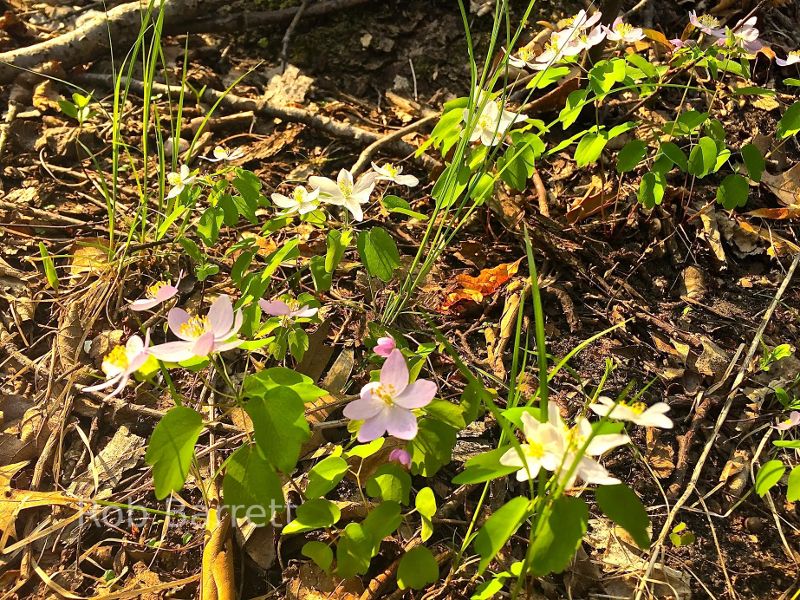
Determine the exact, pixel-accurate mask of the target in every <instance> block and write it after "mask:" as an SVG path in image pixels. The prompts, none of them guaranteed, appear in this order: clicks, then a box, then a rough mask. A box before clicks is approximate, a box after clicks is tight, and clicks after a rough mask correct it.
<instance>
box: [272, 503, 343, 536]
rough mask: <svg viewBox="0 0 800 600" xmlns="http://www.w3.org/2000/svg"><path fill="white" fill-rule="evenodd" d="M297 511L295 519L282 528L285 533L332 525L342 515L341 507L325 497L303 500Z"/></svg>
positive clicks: (301, 531)
mask: <svg viewBox="0 0 800 600" xmlns="http://www.w3.org/2000/svg"><path fill="white" fill-rule="evenodd" d="M296 511H297V514H296V516H295V518H294V520H293V521H291V522H289V523H287V525H286V527H284V528H283V529H282V530H281V533H283V534H284V535H289V534H291V533H303V532H304V531H311V530H312V529H322V528H324V527H330V526H332V525H335V524H336V523H337V522H338V521H339V519H340V518H341V517H342V511H341V509H340V508H339V507H338V506H336V504H334V503H333V502H331V501H330V500H326V499H325V498H316V499H314V500H308V501H307V502H303V503H302V504H301V505H300V506H298V507H297V509H296Z"/></svg>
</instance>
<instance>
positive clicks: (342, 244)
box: [325, 229, 353, 273]
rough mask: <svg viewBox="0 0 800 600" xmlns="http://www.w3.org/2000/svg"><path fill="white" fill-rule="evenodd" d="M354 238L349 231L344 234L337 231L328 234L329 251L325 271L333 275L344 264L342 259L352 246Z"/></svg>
mask: <svg viewBox="0 0 800 600" xmlns="http://www.w3.org/2000/svg"><path fill="white" fill-rule="evenodd" d="M352 238H353V235H352V234H351V233H350V232H349V231H346V232H344V233H342V232H341V231H337V230H336V229H331V230H330V231H329V232H328V237H327V243H328V251H327V253H326V254H325V270H326V271H327V272H328V273H333V272H334V271H335V270H336V267H338V266H339V263H340V262H342V257H344V253H345V250H347V246H349V245H350V241H351V240H352Z"/></svg>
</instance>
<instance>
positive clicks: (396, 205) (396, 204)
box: [381, 194, 428, 221]
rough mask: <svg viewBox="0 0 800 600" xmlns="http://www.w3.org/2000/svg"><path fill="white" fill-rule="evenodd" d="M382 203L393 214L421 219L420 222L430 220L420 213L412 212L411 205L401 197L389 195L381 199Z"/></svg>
mask: <svg viewBox="0 0 800 600" xmlns="http://www.w3.org/2000/svg"><path fill="white" fill-rule="evenodd" d="M381 203H382V204H383V206H384V208H385V209H386V210H388V211H389V212H391V213H397V214H401V215H406V216H407V217H411V218H412V219H419V220H420V221H427V220H428V216H427V215H423V214H422V213H420V212H417V211H415V210H411V205H410V204H409V203H408V202H406V201H405V200H403V199H402V198H400V197H399V196H393V195H391V194H389V195H388V196H384V197H383V198H382V199H381Z"/></svg>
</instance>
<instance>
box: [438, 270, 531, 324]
mask: <svg viewBox="0 0 800 600" xmlns="http://www.w3.org/2000/svg"><path fill="white" fill-rule="evenodd" d="M520 262H522V259H521V258H520V259H519V260H518V261H516V262H513V263H503V264H500V265H497V266H496V267H492V268H491V269H483V270H482V271H481V272H480V273H479V274H478V276H477V277H473V276H472V275H456V282H457V283H458V285H459V287H458V288H457V289H456V290H455V291H454V292H450V293H449V294H447V297H446V298H445V299H444V302H442V305H441V307H440V310H441V311H442V312H448V311H452V308H453V307H454V306H455V305H457V304H458V303H459V302H462V301H472V302H476V303H479V302H482V301H483V299H484V297H485V296H490V295H492V294H494V293H495V292H496V291H497V290H498V289H499V288H500V286H501V285H503V284H504V283H506V282H507V281H508V280H509V279H511V278H512V277H513V276H514V275H516V274H517V271H518V270H519V264H520Z"/></svg>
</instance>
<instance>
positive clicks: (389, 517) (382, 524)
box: [361, 500, 403, 555]
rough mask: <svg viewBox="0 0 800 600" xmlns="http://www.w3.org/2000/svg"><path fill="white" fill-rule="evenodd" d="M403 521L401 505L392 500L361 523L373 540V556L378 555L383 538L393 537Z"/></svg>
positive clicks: (384, 502)
mask: <svg viewBox="0 0 800 600" xmlns="http://www.w3.org/2000/svg"><path fill="white" fill-rule="evenodd" d="M402 520H403V517H402V515H401V514H400V505H399V504H398V503H397V502H394V501H391V500H385V501H383V502H381V503H380V504H379V505H378V506H376V507H375V508H373V509H372V510H371V511H370V513H369V514H368V515H367V518H366V519H364V520H363V521H362V522H361V525H362V526H363V527H364V531H365V532H366V533H367V534H369V536H370V537H371V539H372V544H373V555H374V554H377V552H378V548H379V546H380V544H381V541H382V540H383V538H385V537H386V536H389V535H392V534H393V533H394V532H395V530H396V529H397V528H398V527H399V526H400V523H401V521H402Z"/></svg>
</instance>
